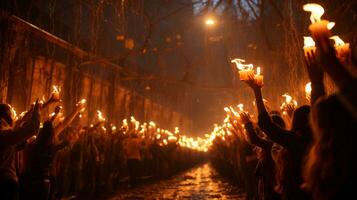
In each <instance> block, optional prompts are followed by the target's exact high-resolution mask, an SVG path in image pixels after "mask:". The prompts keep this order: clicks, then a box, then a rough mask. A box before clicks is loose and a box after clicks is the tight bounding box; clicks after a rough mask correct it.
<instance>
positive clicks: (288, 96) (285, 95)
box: [283, 93, 293, 103]
mask: <svg viewBox="0 0 357 200" xmlns="http://www.w3.org/2000/svg"><path fill="white" fill-rule="evenodd" d="M283 97H285V102H286V103H291V101H292V100H293V98H292V97H291V96H290V95H289V94H287V93H286V94H283Z"/></svg>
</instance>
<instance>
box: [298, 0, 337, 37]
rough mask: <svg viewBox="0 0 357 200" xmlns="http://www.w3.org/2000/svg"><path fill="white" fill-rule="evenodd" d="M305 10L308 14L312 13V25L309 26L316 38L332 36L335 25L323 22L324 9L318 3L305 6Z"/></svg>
mask: <svg viewBox="0 0 357 200" xmlns="http://www.w3.org/2000/svg"><path fill="white" fill-rule="evenodd" d="M303 9H304V10H305V11H307V12H311V15H310V20H311V25H310V26H309V30H310V32H311V34H312V36H313V37H314V38H318V37H329V36H330V35H331V33H330V29H331V28H332V27H333V25H332V24H331V23H330V22H329V21H327V20H321V16H322V15H323V14H324V12H325V10H324V8H323V7H322V6H320V5H319V4H316V3H308V4H305V5H304V6H303Z"/></svg>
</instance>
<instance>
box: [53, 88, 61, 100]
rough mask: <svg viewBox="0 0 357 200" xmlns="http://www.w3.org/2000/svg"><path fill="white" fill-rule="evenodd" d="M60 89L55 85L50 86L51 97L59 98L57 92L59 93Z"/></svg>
mask: <svg viewBox="0 0 357 200" xmlns="http://www.w3.org/2000/svg"><path fill="white" fill-rule="evenodd" d="M60 92H61V90H60V87H59V86H57V85H54V86H52V97H53V98H54V99H59V94H60Z"/></svg>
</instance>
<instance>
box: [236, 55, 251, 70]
mask: <svg viewBox="0 0 357 200" xmlns="http://www.w3.org/2000/svg"><path fill="white" fill-rule="evenodd" d="M244 62H245V60H243V59H240V58H235V59H233V60H231V63H234V64H236V67H237V69H238V70H252V69H253V67H254V66H253V64H243V63H244Z"/></svg>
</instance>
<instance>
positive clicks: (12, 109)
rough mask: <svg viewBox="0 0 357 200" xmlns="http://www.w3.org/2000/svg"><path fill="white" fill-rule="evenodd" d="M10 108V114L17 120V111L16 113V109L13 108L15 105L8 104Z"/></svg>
mask: <svg viewBox="0 0 357 200" xmlns="http://www.w3.org/2000/svg"><path fill="white" fill-rule="evenodd" d="M10 108H11V115H12V117H13V118H14V119H15V120H17V113H16V110H15V107H13V106H11V105H10Z"/></svg>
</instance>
